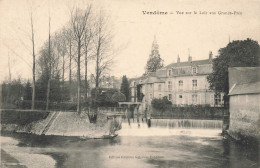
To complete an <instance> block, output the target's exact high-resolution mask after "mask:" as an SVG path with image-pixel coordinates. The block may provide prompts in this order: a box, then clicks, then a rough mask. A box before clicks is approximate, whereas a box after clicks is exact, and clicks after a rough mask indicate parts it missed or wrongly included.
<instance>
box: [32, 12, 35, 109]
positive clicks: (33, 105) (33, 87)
mask: <svg viewBox="0 0 260 168" xmlns="http://www.w3.org/2000/svg"><path fill="white" fill-rule="evenodd" d="M31 28H32V49H33V51H32V55H33V69H32V70H33V82H32V107H31V109H32V110H34V109H35V52H34V31H33V19H32V13H31Z"/></svg>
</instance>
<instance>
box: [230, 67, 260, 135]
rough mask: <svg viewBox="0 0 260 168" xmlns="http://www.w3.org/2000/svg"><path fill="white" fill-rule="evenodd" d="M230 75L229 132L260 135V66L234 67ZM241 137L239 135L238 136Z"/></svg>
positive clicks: (232, 133)
mask: <svg viewBox="0 0 260 168" xmlns="http://www.w3.org/2000/svg"><path fill="white" fill-rule="evenodd" d="M228 75H229V88H230V90H229V98H230V99H229V111H230V125H229V133H230V134H231V135H232V136H234V137H237V136H238V135H243V136H250V137H256V138H259V137H260V127H259V124H260V67H234V68H229V69H228ZM237 138H239V137H237Z"/></svg>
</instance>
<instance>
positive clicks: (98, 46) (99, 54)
mask: <svg viewBox="0 0 260 168" xmlns="http://www.w3.org/2000/svg"><path fill="white" fill-rule="evenodd" d="M108 23H109V22H108V18H107V17H105V16H104V15H103V14H102V13H100V16H98V18H97V21H96V24H95V28H96V33H95V38H94V47H95V62H96V69H95V83H96V88H98V87H99V84H100V79H101V76H102V75H105V74H106V72H107V71H108V70H110V68H111V65H112V63H113V53H112V45H111V42H112V33H111V31H110V29H109V27H108Z"/></svg>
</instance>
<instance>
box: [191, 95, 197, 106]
mask: <svg viewBox="0 0 260 168" xmlns="http://www.w3.org/2000/svg"><path fill="white" fill-rule="evenodd" d="M197 99H198V95H197V94H193V95H192V104H197Z"/></svg>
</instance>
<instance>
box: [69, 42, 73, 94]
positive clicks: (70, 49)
mask: <svg viewBox="0 0 260 168" xmlns="http://www.w3.org/2000/svg"><path fill="white" fill-rule="evenodd" d="M71 59H72V55H71V40H70V64H69V69H70V72H69V83H70V99H72V89H71V82H72V81H71Z"/></svg>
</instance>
